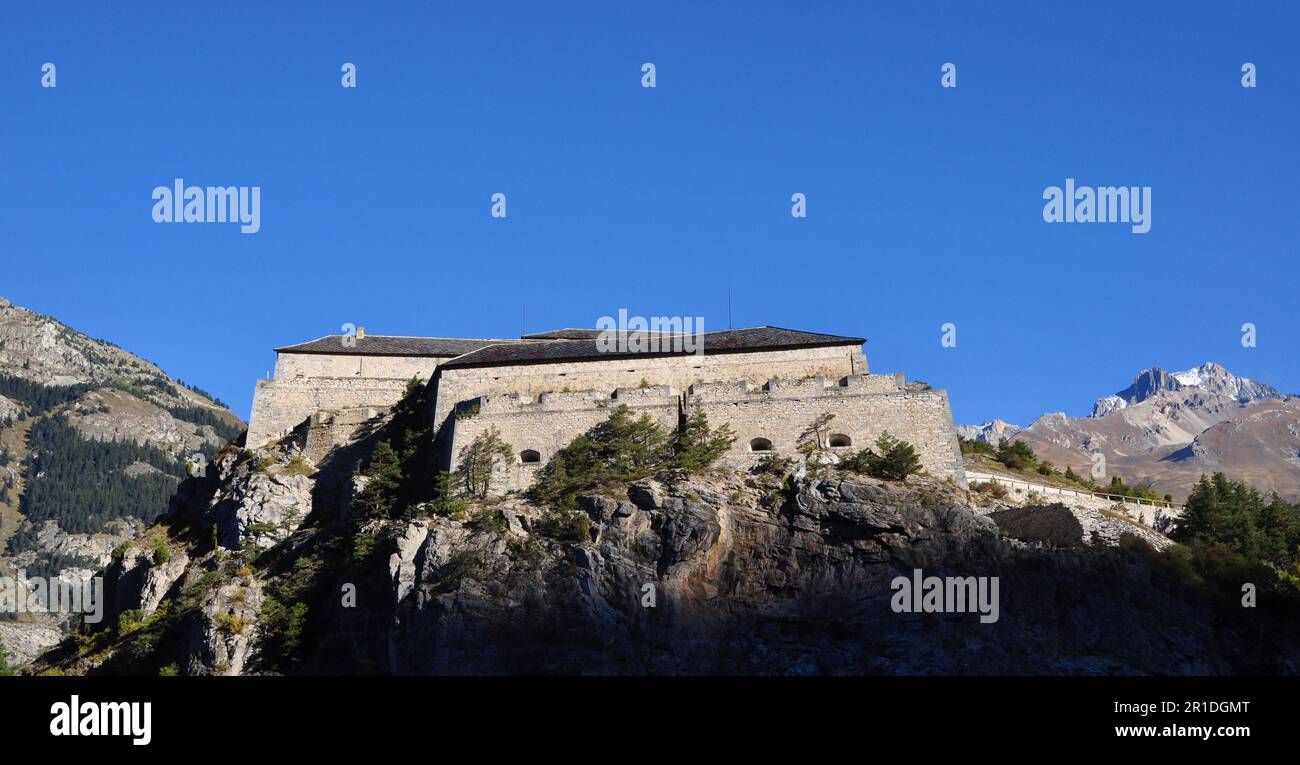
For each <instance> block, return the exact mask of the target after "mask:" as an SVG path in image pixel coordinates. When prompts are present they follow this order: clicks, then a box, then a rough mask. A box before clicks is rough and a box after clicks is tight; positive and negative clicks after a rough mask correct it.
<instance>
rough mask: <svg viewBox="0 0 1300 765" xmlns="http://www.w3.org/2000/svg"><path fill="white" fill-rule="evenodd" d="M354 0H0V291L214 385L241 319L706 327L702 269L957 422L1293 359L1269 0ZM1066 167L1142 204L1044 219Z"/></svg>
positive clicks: (1290, 234) (743, 305)
mask: <svg viewBox="0 0 1300 765" xmlns="http://www.w3.org/2000/svg"><path fill="white" fill-rule="evenodd" d="M379 5H380V6H382V7H383V8H384V9H385V10H382V11H379V10H367V9H366V6H367V4H363V3H355V2H349V3H301V4H291V3H280V2H277V3H241V2H223V3H217V4H206V5H199V4H189V3H185V4H169V5H166V6H156V5H154V4H149V5H145V4H142V3H126V2H124V3H113V4H99V3H96V4H91V3H73V4H63V3H43V4H30V3H24V4H21V7H19V6H16V5H13V4H11V5H7V6H6V7H5V8H4V9H3V10H2V11H0V95H2V96H3V99H4V104H5V108H4V110H3V115H0V258H3V261H2V262H0V295H4V296H5V297H8V298H9V299H11V300H13V301H14V302H16V303H18V304H20V305H24V306H27V307H29V308H32V309H33V310H37V311H40V312H43V313H48V314H51V315H54V316H55V317H57V318H59V319H60V320H62V321H64V322H66V323H68V324H69V325H71V326H73V327H75V328H77V329H79V330H81V331H83V332H86V333H88V334H90V335H92V336H95V337H101V338H105V339H109V340H112V341H114V342H117V343H118V344H119V345H121V346H123V347H125V348H126V349H128V350H130V351H132V352H135V353H138V354H140V355H142V356H144V357H146V358H148V359H150V360H151V361H154V362H156V363H158V364H160V365H162V366H163V367H164V368H165V369H166V370H167V371H168V372H170V373H171V374H173V375H175V376H179V377H182V378H184V379H185V380H187V381H191V382H194V383H197V384H199V385H201V386H202V387H204V388H206V389H208V390H210V391H212V392H213V393H215V394H217V395H219V396H220V397H221V398H222V399H224V400H225V401H227V402H228V403H230V404H231V406H232V407H233V408H234V409H235V411H236V412H237V413H238V414H240V415H241V416H244V417H247V414H248V406H249V402H250V399H251V395H252V389H253V381H254V380H255V379H256V378H257V377H259V376H262V375H264V374H265V373H266V370H268V369H269V368H270V367H271V366H272V365H273V360H274V354H273V353H272V352H271V350H270V349H271V348H272V347H274V346H276V345H280V344H286V343H292V342H297V341H301V340H306V339H310V338H314V337H318V336H320V335H324V334H328V333H332V332H337V331H338V330H339V327H340V325H341V324H343V323H344V322H352V323H355V324H361V325H364V326H366V327H367V330H368V331H369V332H371V333H380V334H412V335H414V334H430V335H443V336H516V335H518V334H519V333H520V331H521V329H522V326H523V313H524V305H525V304H526V306H527V329H528V330H530V331H539V330H542V329H547V328H553V327H560V326H593V325H594V323H595V321H596V319H597V318H598V317H600V316H603V315H614V314H616V313H617V311H618V309H619V308H627V309H628V310H629V311H630V312H631V313H633V314H640V315H644V316H652V315H667V316H672V315H690V316H703V317H704V319H705V327H706V329H720V328H724V327H725V326H726V324H727V299H726V296H727V290H728V289H730V290H731V293H732V305H733V316H734V323H735V325H736V326H747V325H754V324H774V325H778V326H787V327H795V328H802V329H810V330H815V331H823V332H834V333H843V334H855V335H861V336H865V337H867V338H868V339H869V340H868V343H867V346H866V352H867V356H868V359H869V361H870V363H871V366H872V368H873V370H874V371H880V372H887V371H895V370H903V371H904V372H906V373H907V375H908V377H909V378H910V379H923V380H927V381H929V382H931V383H932V384H934V385H936V386H939V387H943V388H946V389H947V390H948V391H949V395H950V397H951V400H952V404H953V410H954V416H955V418H956V419H957V421H959V422H971V421H981V420H985V419H989V418H992V417H1002V418H1004V419H1008V420H1012V421H1017V422H1021V423H1025V422H1028V421H1029V420H1031V419H1032V418H1033V417H1035V416H1037V415H1038V414H1040V413H1042V412H1043V411H1049V410H1065V411H1067V412H1069V413H1071V414H1086V413H1087V411H1088V410H1089V408H1090V406H1091V402H1092V400H1093V399H1094V398H1096V397H1098V396H1101V395H1103V394H1106V393H1110V392H1113V391H1115V390H1118V389H1120V388H1122V387H1124V386H1125V385H1127V384H1128V382H1129V381H1130V380H1131V378H1132V377H1133V375H1134V374H1135V373H1136V372H1137V371H1138V370H1139V369H1141V368H1143V367H1146V366H1151V365H1158V366H1164V367H1166V368H1169V369H1175V368H1177V369H1181V368H1185V367H1189V366H1193V365H1197V364H1200V363H1202V362H1204V361H1206V360H1215V361H1218V362H1220V363H1223V364H1225V365H1226V366H1228V367H1229V368H1230V369H1232V370H1233V371H1235V372H1237V373H1238V374H1245V375H1247V376H1250V377H1254V378H1256V379H1259V380H1262V381H1264V382H1268V383H1270V384H1273V385H1276V386H1278V387H1281V388H1283V389H1286V390H1291V391H1296V390H1300V354H1297V353H1296V349H1297V342H1296V339H1297V334H1298V333H1300V318H1297V315H1296V285H1297V274H1298V271H1300V267H1298V266H1297V261H1298V258H1300V249H1298V248H1297V244H1298V241H1297V240H1298V238H1300V237H1298V236H1297V225H1296V221H1297V204H1298V202H1300V195H1298V194H1297V189H1296V185H1295V179H1296V168H1297V166H1298V165H1300V148H1298V147H1297V137H1298V136H1300V98H1298V97H1297V94H1300V45H1296V43H1295V41H1296V36H1297V33H1298V32H1300V25H1297V23H1296V22H1297V20H1298V16H1300V11H1296V10H1295V9H1294V6H1293V4H1290V3H1281V2H1278V3H1251V4H1250V6H1251V7H1250V8H1241V7H1235V5H1234V4H1230V3H1226V2H1225V3H1183V2H1179V3H1136V4H1135V3H1128V2H1116V3H1087V4H1079V3H1055V2H1034V3H1009V2H1000V3H996V4H985V3H924V2H916V3H912V2H909V3H859V2H836V3H828V2H806V1H805V2H781V3H777V2H745V3H740V2H736V3H700V2H681V3H676V2H659V3H650V4H646V3H612V2H599V3H595V2H593V3H576V2H574V3H545V4H543V3H523V2H518V3H517V2H500V3H492V4H488V3H471V2H466V3H442V2H439V3H409V4H396V3H381V4H379ZM1134 6H1137V7H1134ZM182 9H184V10H182ZM45 62H53V63H55V64H56V66H57V77H58V80H57V87H56V88H54V89H43V88H41V87H40V75H41V65H42V64H43V63H45ZM344 62H353V63H355V64H356V65H357V68H358V87H357V88H356V89H355V90H349V89H344V88H342V87H340V82H339V79H340V76H341V75H340V71H339V69H340V66H341V65H342V64H343V63H344ZM643 62H653V63H654V64H655V66H656V69H657V87H656V88H654V89H645V88H642V87H641V86H640V80H641V65H642V63H643ZM945 62H953V63H955V64H956V65H957V67H958V70H957V71H958V87H957V88H955V89H944V88H941V87H940V82H939V80H940V66H941V65H942V64H943V63H945ZM1244 62H1252V63H1254V64H1255V65H1256V66H1257V70H1258V81H1259V85H1258V87H1257V88H1255V89H1245V88H1242V87H1241V84H1240V79H1241V71H1240V70H1241V65H1242V64H1243V63H1244ZM178 177H180V178H184V179H185V180H186V182H187V183H193V184H196V185H204V186H206V185H245V186H260V187H261V188H262V200H261V219H262V220H261V231H260V232H258V233H256V234H249V235H246V234H241V233H240V232H239V229H238V226H237V225H220V224H203V225H197V224H190V225H166V224H156V223H154V222H153V221H152V218H151V210H152V206H153V201H152V199H151V193H152V190H153V188H154V187H155V186H159V185H170V184H171V182H172V180H173V179H174V178H178ZM1067 177H1073V178H1075V179H1076V180H1077V182H1078V183H1079V184H1081V185H1095V186H1101V185H1130V186H1144V185H1146V186H1151V187H1152V221H1153V223H1152V229H1151V231H1150V233H1147V234H1145V235H1134V234H1132V233H1130V232H1129V228H1128V226H1125V225H1119V224H1114V225H1102V224H1091V225H1088V224H1047V223H1044V222H1043V219H1042V207H1043V201H1042V193H1043V190H1044V188H1046V187H1047V186H1051V185H1061V184H1063V182H1064V179H1065V178H1067ZM496 192H502V193H505V194H506V195H507V199H508V213H509V214H508V217H507V218H505V219H494V218H492V217H491V216H490V214H489V209H490V198H491V195H492V194H493V193H496ZM795 192H800V193H804V194H806V195H807V200H808V217H807V218H804V219H795V218H792V217H791V215H790V204H791V203H790V197H791V195H792V194H793V193H795ZM945 322H952V323H954V324H955V325H956V326H957V347H956V348H943V347H942V346H941V344H940V336H941V333H940V326H941V325H942V324H944V323H945ZM1243 322H1253V323H1255V324H1256V326H1257V327H1258V346H1257V347H1255V348H1251V349H1245V348H1243V347H1242V346H1241V343H1240V336H1241V332H1240V327H1241V325H1242V323H1243Z"/></svg>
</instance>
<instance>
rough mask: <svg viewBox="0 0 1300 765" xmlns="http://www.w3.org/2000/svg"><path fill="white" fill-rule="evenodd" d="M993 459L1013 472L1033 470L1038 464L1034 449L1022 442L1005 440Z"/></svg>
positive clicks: (1000, 444)
mask: <svg viewBox="0 0 1300 765" xmlns="http://www.w3.org/2000/svg"><path fill="white" fill-rule="evenodd" d="M993 458H994V459H996V460H997V461H998V462H1001V463H1002V464H1003V465H1006V466H1007V467H1009V468H1011V469H1012V470H1024V469H1027V468H1033V467H1034V466H1035V465H1037V464H1038V459H1037V457H1035V455H1034V450H1033V448H1032V447H1030V446H1029V444H1027V443H1025V442H1024V441H1020V440H1015V441H1008V440H1006V439H1003V440H1002V442H1001V443H999V444H998V449H997V452H995V453H994V457H993Z"/></svg>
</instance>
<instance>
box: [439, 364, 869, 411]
mask: <svg viewBox="0 0 1300 765" xmlns="http://www.w3.org/2000/svg"><path fill="white" fill-rule="evenodd" d="M866 371H867V360H866V357H865V356H864V355H863V353H862V349H861V347H846V346H832V347H826V348H794V349H789V350H775V351H761V352H756V353H725V354H716V355H715V354H709V355H703V356H696V355H685V356H681V355H679V356H650V357H643V358H610V359H595V360H582V361H572V362H567V363H550V364H519V365H510V366H489V367H471V368H467V369H459V368H446V367H444V368H442V369H439V371H438V380H437V386H438V395H437V397H436V404H435V408H434V412H433V422H434V425H435V427H441V426H442V425H444V424H445V423H446V420H447V417H448V415H449V414H450V413H451V410H452V408H453V407H454V406H456V404H457V402H460V401H465V400H468V399H470V398H474V397H476V396H480V395H492V394H503V393H518V394H520V395H522V396H524V397H526V398H531V399H536V398H538V397H539V396H541V395H543V394H545V393H551V392H555V391H562V390H564V389H565V388H568V389H570V390H598V391H606V392H608V391H613V390H615V389H619V388H637V387H638V386H640V385H641V383H642V381H646V382H649V383H650V384H652V385H669V386H672V387H673V388H675V389H677V390H679V391H684V390H686V389H687V388H689V387H690V386H692V385H695V384H697V383H705V382H709V381H715V380H748V381H750V382H752V383H755V384H762V383H764V382H766V381H767V380H769V379H771V378H773V377H794V378H800V377H803V376H805V375H823V376H826V377H832V378H835V379H838V378H841V377H844V376H845V375H853V374H859V375H861V374H864V373H865V372H866Z"/></svg>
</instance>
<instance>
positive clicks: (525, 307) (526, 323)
mask: <svg viewBox="0 0 1300 765" xmlns="http://www.w3.org/2000/svg"><path fill="white" fill-rule="evenodd" d="M523 329H524V331H523V332H520V333H519V337H520V339H523V336H524V335H526V334H528V304H527V303H524V327H523Z"/></svg>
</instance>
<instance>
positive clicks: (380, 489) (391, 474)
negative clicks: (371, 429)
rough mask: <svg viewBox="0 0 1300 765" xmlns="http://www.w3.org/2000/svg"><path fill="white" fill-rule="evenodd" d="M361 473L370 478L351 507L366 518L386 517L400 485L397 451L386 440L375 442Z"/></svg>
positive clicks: (389, 512) (389, 513) (400, 472)
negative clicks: (368, 460)
mask: <svg viewBox="0 0 1300 765" xmlns="http://www.w3.org/2000/svg"><path fill="white" fill-rule="evenodd" d="M362 475H364V476H366V477H367V478H369V479H370V480H368V481H367V482H366V486H365V488H364V489H362V490H361V492H360V493H359V494H358V495H357V496H356V498H355V499H354V500H353V501H352V505H353V507H354V508H355V509H356V510H357V511H358V512H360V513H361V514H362V516H363V517H366V518H387V517H389V516H390V515H391V514H392V511H393V506H394V504H395V503H396V494H397V489H398V487H399V486H400V485H401V478H402V470H401V465H400V464H399V462H398V460H397V452H395V451H393V445H392V444H390V443H389V442H388V441H386V440H385V441H380V442H379V443H377V444H375V450H374V451H373V452H371V454H370V462H369V463H368V464H367V465H366V469H365V470H364V471H362Z"/></svg>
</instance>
